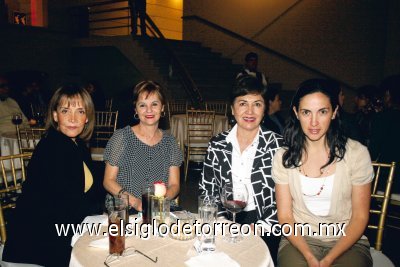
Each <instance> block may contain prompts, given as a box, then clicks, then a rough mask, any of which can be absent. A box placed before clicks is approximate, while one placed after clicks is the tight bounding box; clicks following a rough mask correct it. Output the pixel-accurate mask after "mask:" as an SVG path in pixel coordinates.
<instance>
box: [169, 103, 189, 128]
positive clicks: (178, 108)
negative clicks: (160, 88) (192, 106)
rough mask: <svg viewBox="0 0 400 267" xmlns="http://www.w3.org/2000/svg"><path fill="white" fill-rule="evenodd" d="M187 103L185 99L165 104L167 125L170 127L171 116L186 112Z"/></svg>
mask: <svg viewBox="0 0 400 267" xmlns="http://www.w3.org/2000/svg"><path fill="white" fill-rule="evenodd" d="M188 106H189V105H188V102H187V101H186V100H185V99H180V100H173V101H169V102H168V103H167V113H168V120H169V124H170V125H171V116H172V115H174V114H185V113H186V110H188Z"/></svg>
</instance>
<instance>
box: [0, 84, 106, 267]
mask: <svg viewBox="0 0 400 267" xmlns="http://www.w3.org/2000/svg"><path fill="white" fill-rule="evenodd" d="M93 127H94V107H93V102H92V100H91V98H90V95H89V94H88V93H87V92H86V90H84V89H83V88H80V87H76V86H72V85H71V86H70V85H68V86H63V87H61V88H59V89H57V90H56V92H55V93H54V95H53V97H52V98H51V101H50V105H49V109H48V114H47V120H46V129H47V132H46V134H45V136H43V137H42V139H41V140H40V142H39V144H38V145H37V146H36V149H35V151H34V152H33V155H32V158H31V159H30V161H29V164H28V170H27V178H26V181H25V182H24V184H23V186H22V194H21V195H20V196H19V197H18V199H17V203H16V208H15V209H14V210H12V212H13V213H10V214H9V215H10V219H9V222H8V224H7V236H8V238H7V241H6V243H5V247H4V252H3V261H7V262H13V263H31V264H38V265H42V266H46V267H52V266H68V264H69V260H70V256H71V237H72V235H73V233H72V231H70V232H69V233H68V234H67V235H61V236H59V235H58V234H57V230H56V227H55V224H58V225H59V227H60V226H61V225H62V224H64V225H65V226H66V225H67V224H69V223H70V224H74V225H76V224H80V223H81V222H82V220H83V219H84V218H85V217H86V216H88V215H93V214H96V213H97V214H100V213H101V212H102V204H103V203H104V202H103V201H104V192H103V188H102V186H101V179H98V177H97V176H96V172H95V170H94V169H93V167H92V160H91V157H90V152H89V150H88V148H87V146H86V143H85V142H87V141H88V140H89V139H90V136H91V135H92V132H93Z"/></svg>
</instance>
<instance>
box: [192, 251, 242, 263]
mask: <svg viewBox="0 0 400 267" xmlns="http://www.w3.org/2000/svg"><path fill="white" fill-rule="evenodd" d="M185 265H186V266H188V267H203V266H207V267H221V266H230V267H240V265H239V263H237V262H236V261H234V260H233V259H232V258H231V257H229V256H228V255H227V254H225V253H224V252H217V253H209V254H202V255H198V256H195V257H192V258H190V259H189V260H187V261H185Z"/></svg>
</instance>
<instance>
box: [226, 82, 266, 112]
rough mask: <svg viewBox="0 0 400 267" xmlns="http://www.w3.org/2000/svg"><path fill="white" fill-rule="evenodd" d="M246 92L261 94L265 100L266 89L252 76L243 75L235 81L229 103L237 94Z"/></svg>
mask: <svg viewBox="0 0 400 267" xmlns="http://www.w3.org/2000/svg"><path fill="white" fill-rule="evenodd" d="M248 94H255V95H261V96H262V98H263V99H264V101H265V94H266V89H265V87H264V86H263V85H262V84H261V82H260V81H259V80H258V79H257V78H256V77H253V76H250V75H243V76H241V77H240V78H239V79H238V80H237V81H236V84H235V86H234V88H233V91H232V94H231V99H230V101H231V105H233V103H234V102H235V99H236V98H237V97H238V96H244V95H248Z"/></svg>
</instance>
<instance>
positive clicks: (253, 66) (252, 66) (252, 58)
mask: <svg viewBox="0 0 400 267" xmlns="http://www.w3.org/2000/svg"><path fill="white" fill-rule="evenodd" d="M244 60H245V64H244V68H243V70H242V71H241V72H239V73H238V74H237V75H236V80H238V79H239V78H241V77H242V76H253V77H255V78H257V80H258V81H259V82H260V83H261V84H262V85H263V86H264V87H265V88H267V85H268V82H267V78H266V77H265V75H264V73H262V72H260V71H258V69H257V67H258V55H257V54H256V53H254V52H250V53H248V54H247V55H246V57H245V59H244Z"/></svg>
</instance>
